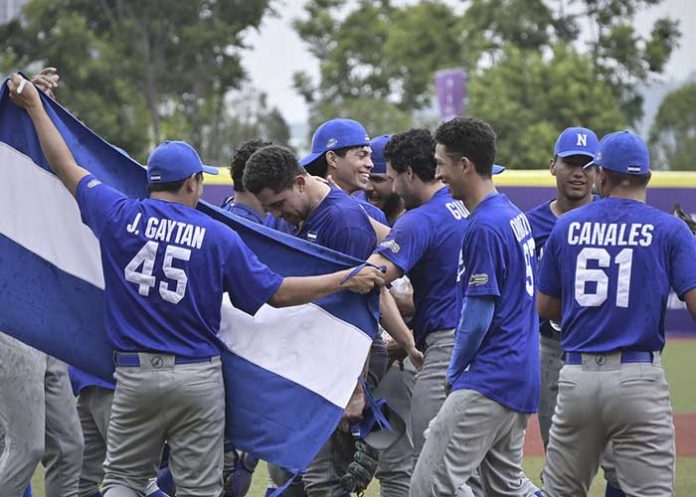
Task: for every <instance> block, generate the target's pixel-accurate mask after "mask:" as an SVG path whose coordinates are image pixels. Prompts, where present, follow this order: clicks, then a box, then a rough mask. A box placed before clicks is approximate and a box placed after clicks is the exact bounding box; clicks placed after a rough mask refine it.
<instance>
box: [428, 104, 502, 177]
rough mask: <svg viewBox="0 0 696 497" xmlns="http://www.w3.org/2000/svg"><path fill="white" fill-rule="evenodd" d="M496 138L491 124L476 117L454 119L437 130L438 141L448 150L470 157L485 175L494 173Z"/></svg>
mask: <svg viewBox="0 0 696 497" xmlns="http://www.w3.org/2000/svg"><path fill="white" fill-rule="evenodd" d="M495 138H496V136H495V131H493V128H491V126H490V124H488V123H487V122H485V121H482V120H481V119H477V118H475V117H464V118H457V119H452V120H451V121H448V122H446V123H442V124H441V125H440V127H438V128H437V129H436V130H435V141H436V142H437V143H439V144H441V145H444V146H445V147H447V152H449V153H451V154H457V155H462V156H464V157H466V158H467V159H469V160H470V161H471V162H473V163H474V167H475V168H476V172H477V173H478V175H479V176H483V177H490V176H491V175H492V171H493V162H495Z"/></svg>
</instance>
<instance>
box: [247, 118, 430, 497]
mask: <svg viewBox="0 0 696 497" xmlns="http://www.w3.org/2000/svg"><path fill="white" fill-rule="evenodd" d="M333 131H334V132H336V135H335V136H331V137H330V138H329V140H330V141H336V142H338V143H344V142H346V141H347V140H348V139H349V138H350V136H346V135H345V134H344V130H343V129H342V128H340V127H338V128H334V129H333ZM368 148H369V147H368ZM354 150H356V149H354ZM244 188H245V189H246V190H247V191H249V192H251V193H253V194H254V195H256V196H257V197H258V199H259V200H260V202H261V204H262V205H263V207H264V208H265V209H267V210H268V211H269V212H271V214H273V215H275V216H277V217H282V218H283V219H284V220H285V221H287V222H289V223H290V224H293V225H295V226H300V228H299V230H298V231H297V233H296V235H297V236H299V237H301V238H304V239H306V240H309V241H312V242H314V243H317V244H318V245H322V246H324V247H328V248H331V249H333V250H336V251H339V252H342V253H344V254H348V255H351V256H353V257H356V258H359V259H362V260H365V259H367V257H368V256H369V255H370V253H371V252H372V250H373V249H374V247H375V244H376V235H375V231H374V229H373V228H372V225H371V223H370V220H369V218H368V215H367V214H366V212H365V210H364V209H363V207H362V205H361V204H359V203H358V202H357V201H356V199H354V198H352V197H350V196H348V195H347V194H346V193H344V192H343V191H341V190H340V189H338V188H333V187H331V186H329V185H328V184H327V183H326V182H325V181H324V180H322V179H320V178H317V177H315V176H310V175H309V174H308V172H307V171H306V170H305V169H304V168H302V167H301V166H300V165H299V163H298V161H297V159H295V156H294V155H293V153H292V152H291V151H290V150H288V149H286V148H284V147H279V146H270V147H264V148H262V149H260V150H258V151H257V152H255V153H254V154H253V155H252V156H251V157H250V158H249V160H248V162H247V166H246V171H245V173H244ZM383 295H384V294H383ZM384 300H385V299H384V298H382V302H381V308H382V322H383V324H384V327H385V329H386V330H387V331H388V332H389V333H390V334H391V335H392V336H393V337H394V339H395V340H397V341H398V342H399V343H400V344H401V345H402V346H403V347H404V349H405V350H407V351H408V354H409V356H410V357H412V358H413V360H414V361H416V362H418V361H419V360H420V357H421V354H420V352H419V351H418V350H417V349H416V347H415V343H414V341H413V336H412V334H411V332H410V330H409V329H408V328H407V327H406V325H405V324H404V323H403V321H402V320H401V318H400V316H399V315H398V310H397V309H396V305H395V304H394V303H393V300H392V301H391V304H392V305H391V306H390V307H386V306H385V304H384ZM386 361H387V358H386V350H385V349H384V345H383V343H382V340H381V338H380V337H377V338H376V339H375V342H374V343H373V347H372V350H371V353H370V361H369V369H368V372H369V373H370V374H369V376H368V385H370V386H371V387H374V386H375V385H376V384H377V383H378V382H379V379H380V378H381V377H382V376H383V374H384V370H385V369H386ZM363 406H364V399H363V391H362V387H360V386H358V388H356V392H355V394H354V396H353V399H352V400H351V403H350V404H349V406H348V408H347V409H346V412H345V414H344V418H345V419H346V420H347V421H357V420H358V419H359V418H360V416H361V414H362V411H363ZM346 431H347V426H344V427H343V430H338V431H337V432H336V433H335V434H334V436H333V437H332V438H331V439H330V440H329V441H328V442H327V444H325V446H324V447H323V448H322V450H321V451H320V453H319V454H318V455H317V456H316V457H315V459H314V461H312V464H311V465H310V467H309V468H308V469H307V471H306V473H305V475H304V482H305V489H306V491H307V493H308V495H310V496H315V495H316V496H319V495H321V496H342V495H344V494H345V493H346V491H345V490H344V489H343V488H342V487H341V485H340V480H341V477H342V476H343V475H344V474H345V473H346V471H347V467H348V464H349V463H350V462H351V460H352V458H353V446H354V444H353V441H352V439H350V435H349V434H347V433H346ZM334 456H335V457H334Z"/></svg>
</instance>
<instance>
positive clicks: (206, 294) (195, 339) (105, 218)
mask: <svg viewBox="0 0 696 497" xmlns="http://www.w3.org/2000/svg"><path fill="white" fill-rule="evenodd" d="M76 197H77V202H78V205H79V207H80V211H81V214H82V220H83V222H84V223H85V224H86V225H87V226H89V227H90V228H91V229H92V231H93V232H94V234H95V235H96V237H97V239H98V240H99V246H100V248H101V259H102V267H103V271H104V283H105V300H104V307H105V309H104V315H105V321H106V323H105V324H106V331H107V333H108V336H109V338H110V340H111V343H112V345H113V347H114V348H115V349H116V350H117V351H121V352H160V353H169V354H177V355H179V356H182V357H189V358H203V357H212V356H215V355H218V354H220V350H221V347H222V344H221V342H220V341H219V339H218V338H217V333H218V331H219V328H220V307H221V305H222V297H223V292H227V293H228V294H229V296H230V300H231V302H232V304H233V305H234V306H235V307H237V308H238V309H241V310H243V311H244V312H247V313H249V314H254V313H256V311H257V310H258V309H259V307H261V306H262V305H263V304H264V303H265V302H267V301H268V300H269V299H270V298H271V297H272V296H273V294H275V292H276V290H277V289H278V287H279V286H280V284H281V283H282V278H281V277H280V276H279V275H277V274H275V273H274V272H272V271H271V270H270V269H268V267H266V266H265V265H263V264H261V263H260V262H259V260H258V259H257V258H256V256H255V255H254V254H253V253H252V252H251V251H250V250H249V249H248V248H247V247H246V245H244V243H243V242H242V241H241V239H240V238H239V236H238V235H237V234H236V233H235V232H234V231H232V230H231V229H230V228H228V227H227V226H225V225H223V224H222V223H219V222H217V221H215V220H213V219H212V218H210V217H209V216H206V215H205V214H203V213H201V212H198V211H196V210H195V209H191V208H190V207H187V206H185V205H183V204H180V203H177V202H166V201H164V200H155V199H144V200H138V199H130V198H127V197H126V196H125V195H123V194H122V193H120V192H118V191H116V190H114V189H113V188H110V187H108V186H106V185H104V184H102V183H100V182H99V181H98V180H97V179H95V178H94V176H91V175H89V176H87V177H85V178H83V179H82V180H81V181H80V183H79V184H78V187H77V195H76Z"/></svg>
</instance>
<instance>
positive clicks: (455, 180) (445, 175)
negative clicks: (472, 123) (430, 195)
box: [435, 143, 466, 200]
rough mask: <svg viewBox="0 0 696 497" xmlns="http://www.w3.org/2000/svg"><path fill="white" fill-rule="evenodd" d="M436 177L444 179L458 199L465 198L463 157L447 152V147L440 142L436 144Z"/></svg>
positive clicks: (453, 195) (454, 196)
mask: <svg viewBox="0 0 696 497" xmlns="http://www.w3.org/2000/svg"><path fill="white" fill-rule="evenodd" d="M435 162H436V163H437V170H436V171H435V177H437V178H439V179H440V180H442V182H443V183H444V184H446V185H447V187H448V188H449V191H450V194H451V195H452V197H453V198H455V199H457V200H464V199H465V195H466V191H465V189H464V186H465V181H464V177H463V176H464V174H463V168H462V164H461V159H460V158H457V157H456V156H454V155H452V154H450V153H448V152H447V147H446V146H444V145H442V144H441V143H438V144H437V145H436V146H435Z"/></svg>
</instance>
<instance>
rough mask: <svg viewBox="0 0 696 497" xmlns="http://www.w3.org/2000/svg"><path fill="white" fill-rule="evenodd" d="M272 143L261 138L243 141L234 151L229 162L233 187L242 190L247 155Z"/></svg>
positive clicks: (238, 190)
mask: <svg viewBox="0 0 696 497" xmlns="http://www.w3.org/2000/svg"><path fill="white" fill-rule="evenodd" d="M269 145H273V142H265V141H262V140H249V141H247V142H244V143H243V144H242V146H241V147H239V148H237V149H236V150H235V151H234V155H233V156H232V161H231V162H230V174H231V175H232V181H233V182H234V189H235V191H237V192H243V191H245V190H244V169H246V163H247V161H248V160H249V157H251V156H252V154H253V153H254V152H256V151H257V150H259V149H260V148H263V147H267V146H269Z"/></svg>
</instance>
